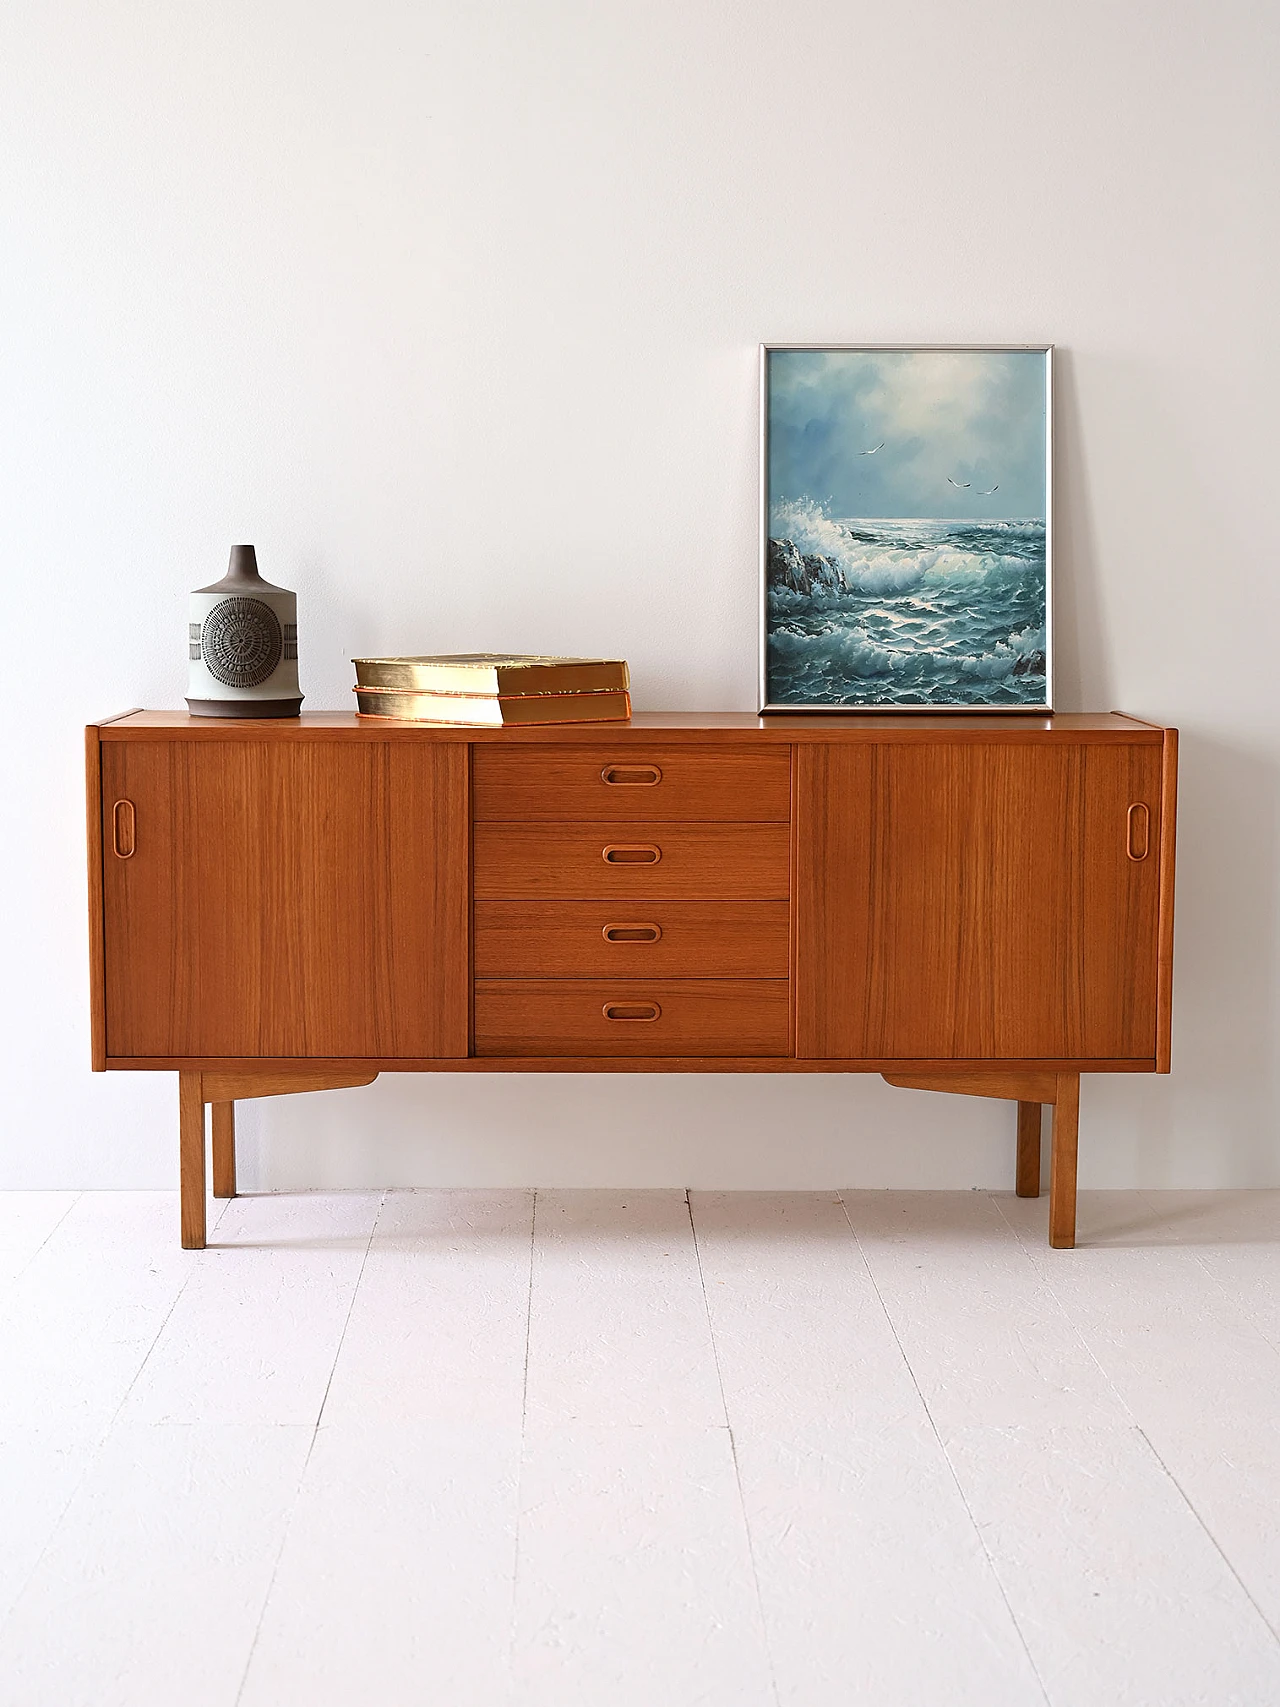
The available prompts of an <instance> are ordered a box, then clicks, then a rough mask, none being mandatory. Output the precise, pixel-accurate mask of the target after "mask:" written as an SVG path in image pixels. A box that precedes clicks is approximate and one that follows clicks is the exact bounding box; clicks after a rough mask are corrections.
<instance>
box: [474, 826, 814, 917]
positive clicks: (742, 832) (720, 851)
mask: <svg viewBox="0 0 1280 1707" xmlns="http://www.w3.org/2000/svg"><path fill="white" fill-rule="evenodd" d="M789 843H790V837H789V834H788V830H787V826H786V825H785V824H655V823H649V822H640V823H634V824H626V823H618V822H608V823H595V824H565V825H559V824H477V825H476V826H475V831H474V838H473V859H474V879H473V881H474V893H475V897H476V899H477V900H478V901H480V900H485V901H488V900H499V901H507V900H512V901H514V900H526V899H527V900H539V899H546V900H570V899H574V900H579V899H580V900H597V899H598V900H606V901H617V902H625V903H627V904H628V905H633V904H635V903H637V902H639V901H643V900H655V901H658V900H669V901H698V900H720V899H726V900H734V901H773V900H783V901H785V900H786V899H787V896H788V892H789V888H790V846H789ZM629 847H635V848H656V849H657V850H658V852H659V854H660V856H661V857H660V858H659V859H658V860H657V861H656V862H654V863H644V864H641V863H616V864H614V863H610V862H609V861H608V860H606V858H605V850H606V849H608V848H613V849H618V850H622V849H626V848H629Z"/></svg>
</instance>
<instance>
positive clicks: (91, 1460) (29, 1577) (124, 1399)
mask: <svg viewBox="0 0 1280 1707" xmlns="http://www.w3.org/2000/svg"><path fill="white" fill-rule="evenodd" d="M88 1195H89V1194H88V1192H83V1191H81V1192H77V1193H76V1197H75V1202H73V1203H72V1204H70V1205H69V1207H68V1209H67V1214H66V1215H62V1216H60V1217H59V1218H58V1220H57V1222H56V1224H55V1225H54V1226H52V1227H51V1228H50V1229H49V1232H48V1234H47V1235H46V1237H45V1238H44V1240H43V1241H42V1242H41V1244H40V1246H39V1250H37V1251H36V1252H34V1253H33V1255H32V1261H34V1260H35V1257H36V1256H37V1255H39V1251H42V1250H43V1249H44V1247H45V1245H47V1244H48V1242H49V1240H50V1239H51V1238H52V1237H53V1235H54V1234H55V1233H56V1232H57V1230H58V1228H59V1227H61V1225H62V1223H63V1222H64V1221H65V1220H66V1218H67V1215H69V1214H70V1213H71V1211H72V1209H74V1208H75V1206H76V1203H79V1202H80V1200H81V1199H82V1198H84V1197H87V1196H88ZM215 1225H216V1222H215ZM28 1266H30V1265H28ZM191 1272H192V1271H191V1269H190V1268H188V1269H187V1272H186V1275H185V1277H184V1279H183V1282H182V1285H181V1286H180V1287H179V1288H178V1290H177V1291H176V1292H175V1293H174V1295H173V1300H172V1302H171V1303H170V1305H169V1308H168V1309H167V1310H166V1311H165V1313H164V1318H163V1320H162V1321H161V1322H160V1325H159V1326H158V1327H157V1328H156V1331H155V1333H154V1334H153V1335H152V1336H151V1344H150V1345H149V1346H148V1347H147V1349H146V1352H145V1354H144V1356H143V1359H142V1362H141V1363H140V1364H139V1365H138V1367H137V1368H136V1369H135V1370H134V1372H133V1379H132V1380H131V1381H130V1382H129V1385H128V1386H127V1387H126V1388H125V1390H124V1392H123V1394H122V1395H121V1397H120V1403H119V1404H118V1405H117V1406H116V1408H115V1410H114V1411H112V1413H111V1420H110V1421H109V1422H108V1423H107V1426H106V1427H105V1428H104V1429H103V1430H102V1433H101V1434H100V1435H99V1436H98V1438H97V1440H96V1441H95V1442H94V1443H93V1448H92V1450H91V1451H90V1452H89V1453H88V1454H87V1455H86V1457H85V1461H84V1468H83V1469H82V1470H81V1472H80V1474H79V1476H77V1478H76V1483H75V1486H74V1487H73V1488H72V1490H71V1492H70V1493H69V1494H68V1495H67V1497H66V1499H65V1501H64V1502H63V1505H62V1510H61V1511H60V1512H59V1513H58V1517H57V1521H56V1522H55V1523H54V1525H53V1527H52V1528H51V1529H50V1531H49V1534H48V1536H47V1537H46V1539H45V1544H44V1546H43V1547H42V1548H41V1549H40V1551H39V1553H38V1554H37V1555H36V1558H35V1562H34V1563H33V1565H32V1567H31V1569H30V1570H29V1571H28V1572H27V1574H26V1576H25V1577H24V1578H23V1582H22V1587H21V1588H20V1589H19V1590H18V1592H17V1594H15V1595H14V1597H13V1601H12V1603H11V1604H10V1607H9V1610H8V1612H7V1613H6V1614H5V1616H4V1617H3V1618H2V1619H0V1631H2V1630H3V1629H4V1627H5V1625H6V1624H8V1622H9V1619H10V1618H11V1617H12V1616H13V1614H14V1613H15V1612H16V1611H17V1608H18V1603H19V1602H20V1601H21V1599H22V1597H23V1595H24V1594H26V1592H27V1590H28V1589H29V1588H30V1587H31V1584H32V1582H33V1581H34V1579H35V1575H36V1572H37V1571H38V1570H39V1569H40V1567H41V1565H42V1564H43V1563H44V1560H45V1555H46V1554H47V1553H48V1551H49V1549H50V1548H51V1547H52V1546H53V1544H54V1542H55V1541H56V1540H57V1538H58V1535H59V1534H60V1533H61V1530H62V1525H63V1524H64V1523H65V1521H66V1517H67V1513H68V1512H69V1511H70V1510H71V1505H72V1501H73V1500H74V1499H75V1497H76V1495H77V1494H78V1493H79V1492H80V1489H81V1488H82V1487H83V1486H84V1484H85V1481H86V1479H87V1477H88V1475H89V1472H90V1471H91V1470H92V1469H93V1467H94V1465H95V1464H96V1463H97V1462H98V1459H99V1458H100V1457H101V1456H102V1451H103V1448H104V1447H105V1446H106V1444H107V1441H108V1440H109V1439H110V1437H111V1431H112V1429H113V1428H114V1427H115V1426H116V1422H117V1421H118V1419H119V1416H120V1413H121V1411H122V1410H123V1409H124V1407H125V1405H126V1404H127V1403H128V1399H129V1395H130V1393H132V1392H133V1389H134V1388H135V1387H136V1386H137V1385H138V1382H139V1381H140V1380H141V1378H142V1371H143V1370H144V1369H145V1368H146V1367H147V1364H148V1362H149V1361H150V1359H151V1354H152V1352H153V1351H154V1350H155V1349H156V1346H157V1345H158V1344H159V1341H160V1335H161V1334H162V1333H163V1332H164V1330H165V1328H166V1327H167V1326H168V1323H169V1318H170V1316H172V1314H173V1312H174V1311H175V1310H176V1309H177V1307H178V1300H179V1299H180V1298H181V1297H182V1294H183V1293H184V1292H185V1291H186V1290H187V1287H188V1286H189V1285H190V1284H191Z"/></svg>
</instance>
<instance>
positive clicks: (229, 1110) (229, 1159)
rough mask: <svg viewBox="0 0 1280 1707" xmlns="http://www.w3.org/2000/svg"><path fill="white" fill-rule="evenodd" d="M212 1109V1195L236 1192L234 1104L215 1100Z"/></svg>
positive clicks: (227, 1195) (226, 1195)
mask: <svg viewBox="0 0 1280 1707" xmlns="http://www.w3.org/2000/svg"><path fill="white" fill-rule="evenodd" d="M209 1106H210V1107H211V1108H212V1110H213V1122H212V1124H213V1195H214V1196H215V1197H234V1196H235V1194H236V1105H235V1103H233V1102H215V1103H211V1104H210V1105H209Z"/></svg>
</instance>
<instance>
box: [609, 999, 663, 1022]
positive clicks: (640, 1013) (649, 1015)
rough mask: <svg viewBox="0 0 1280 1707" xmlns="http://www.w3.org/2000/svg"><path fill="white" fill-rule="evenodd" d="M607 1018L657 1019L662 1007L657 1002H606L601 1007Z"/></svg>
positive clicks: (627, 1019)
mask: <svg viewBox="0 0 1280 1707" xmlns="http://www.w3.org/2000/svg"><path fill="white" fill-rule="evenodd" d="M601 1012H602V1013H603V1014H604V1017H605V1018H606V1019H617V1020H625V1021H628V1022H634V1021H636V1020H644V1021H648V1020H655V1019H657V1018H658V1016H659V1015H660V1014H661V1012H662V1009H661V1008H660V1007H659V1006H658V1004H657V1002H606V1003H605V1004H604V1007H603V1008H602V1009H601Z"/></svg>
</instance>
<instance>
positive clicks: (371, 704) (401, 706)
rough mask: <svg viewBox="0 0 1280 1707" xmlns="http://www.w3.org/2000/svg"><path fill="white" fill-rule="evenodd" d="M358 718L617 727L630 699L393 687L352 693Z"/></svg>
mask: <svg viewBox="0 0 1280 1707" xmlns="http://www.w3.org/2000/svg"><path fill="white" fill-rule="evenodd" d="M352 692H353V693H354V694H355V696H356V707H357V709H358V711H359V714H360V716H361V717H394V718H398V719H399V720H400V721H401V722H408V723H466V724H477V725H479V726H480V727H482V728H485V729H501V728H502V727H503V726H504V725H506V724H513V723H622V722H625V721H626V719H627V718H628V717H630V716H631V695H630V694H629V693H627V692H626V691H625V690H618V691H615V692H605V693H536V694H515V695H508V696H504V697H501V698H500V697H499V696H498V695H497V694H465V693H405V692H402V691H400V690H399V689H396V688H364V687H356V688H353V689H352Z"/></svg>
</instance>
